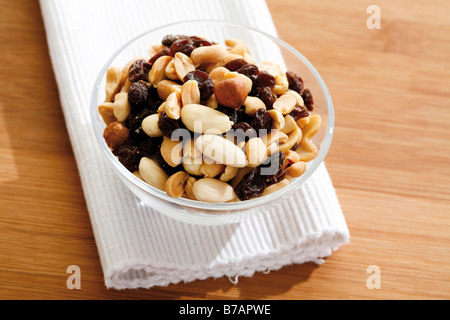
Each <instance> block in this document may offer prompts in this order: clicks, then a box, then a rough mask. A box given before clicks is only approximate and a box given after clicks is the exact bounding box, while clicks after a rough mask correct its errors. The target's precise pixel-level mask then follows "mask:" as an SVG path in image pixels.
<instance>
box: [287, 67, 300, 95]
mask: <svg viewBox="0 0 450 320" xmlns="http://www.w3.org/2000/svg"><path fill="white" fill-rule="evenodd" d="M286 77H287V79H288V82H289V89H291V90H294V91H296V92H298V93H299V94H300V93H301V92H302V91H303V80H302V78H300V77H299V76H297V75H296V74H295V73H294V72H292V71H288V72H286Z"/></svg>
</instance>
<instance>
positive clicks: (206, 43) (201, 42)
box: [189, 36, 212, 48]
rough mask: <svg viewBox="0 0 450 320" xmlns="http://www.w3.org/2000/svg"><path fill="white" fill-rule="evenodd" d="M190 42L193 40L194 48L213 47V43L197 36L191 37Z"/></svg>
mask: <svg viewBox="0 0 450 320" xmlns="http://www.w3.org/2000/svg"><path fill="white" fill-rule="evenodd" d="M189 40H191V41H192V42H193V43H194V46H195V47H196V48H198V47H206V46H212V42H210V41H208V40H206V39H204V38H201V37H197V36H191V37H189Z"/></svg>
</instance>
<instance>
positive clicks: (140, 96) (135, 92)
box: [128, 80, 148, 110]
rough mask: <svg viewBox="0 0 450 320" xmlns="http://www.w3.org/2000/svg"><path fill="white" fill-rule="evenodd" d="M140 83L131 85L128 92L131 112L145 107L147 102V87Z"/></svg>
mask: <svg viewBox="0 0 450 320" xmlns="http://www.w3.org/2000/svg"><path fill="white" fill-rule="evenodd" d="M141 81H142V80H141ZM141 81H139V82H135V83H133V84H132V85H131V86H130V89H129V90H128V102H129V103H130V106H131V109H132V110H133V109H136V108H141V107H142V106H145V105H146V103H147V100H148V87H147V86H146V85H145V84H144V83H143V82H141Z"/></svg>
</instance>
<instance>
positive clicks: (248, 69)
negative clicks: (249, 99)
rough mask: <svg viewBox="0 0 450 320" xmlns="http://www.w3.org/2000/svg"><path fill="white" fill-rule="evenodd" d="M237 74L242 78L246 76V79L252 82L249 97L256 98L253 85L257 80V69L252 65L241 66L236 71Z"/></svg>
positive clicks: (255, 88)
mask: <svg viewBox="0 0 450 320" xmlns="http://www.w3.org/2000/svg"><path fill="white" fill-rule="evenodd" d="M237 72H238V73H240V74H243V75H244V76H247V77H248V78H250V80H252V84H253V85H252V90H251V92H250V95H252V96H256V95H257V91H256V90H257V87H256V85H255V82H256V79H257V78H258V75H259V69H258V67H257V66H255V65H254V64H247V65H246V66H243V67H242V68H240V69H239V70H238V71H237Z"/></svg>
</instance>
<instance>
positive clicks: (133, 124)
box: [127, 108, 155, 143]
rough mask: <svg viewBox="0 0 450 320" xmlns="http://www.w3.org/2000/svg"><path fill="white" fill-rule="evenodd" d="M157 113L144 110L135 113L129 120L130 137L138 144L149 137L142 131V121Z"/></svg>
mask: <svg viewBox="0 0 450 320" xmlns="http://www.w3.org/2000/svg"><path fill="white" fill-rule="evenodd" d="M154 113H155V112H154V111H153V110H151V109H148V108H146V109H143V110H139V111H135V112H133V113H131V114H130V115H129V117H128V119H127V126H128V129H129V130H130V136H131V137H132V139H133V140H135V142H136V143H139V142H140V141H141V140H142V138H145V137H147V135H146V134H145V132H144V130H142V121H143V120H144V119H145V118H146V117H148V116H149V115H152V114H154Z"/></svg>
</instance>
